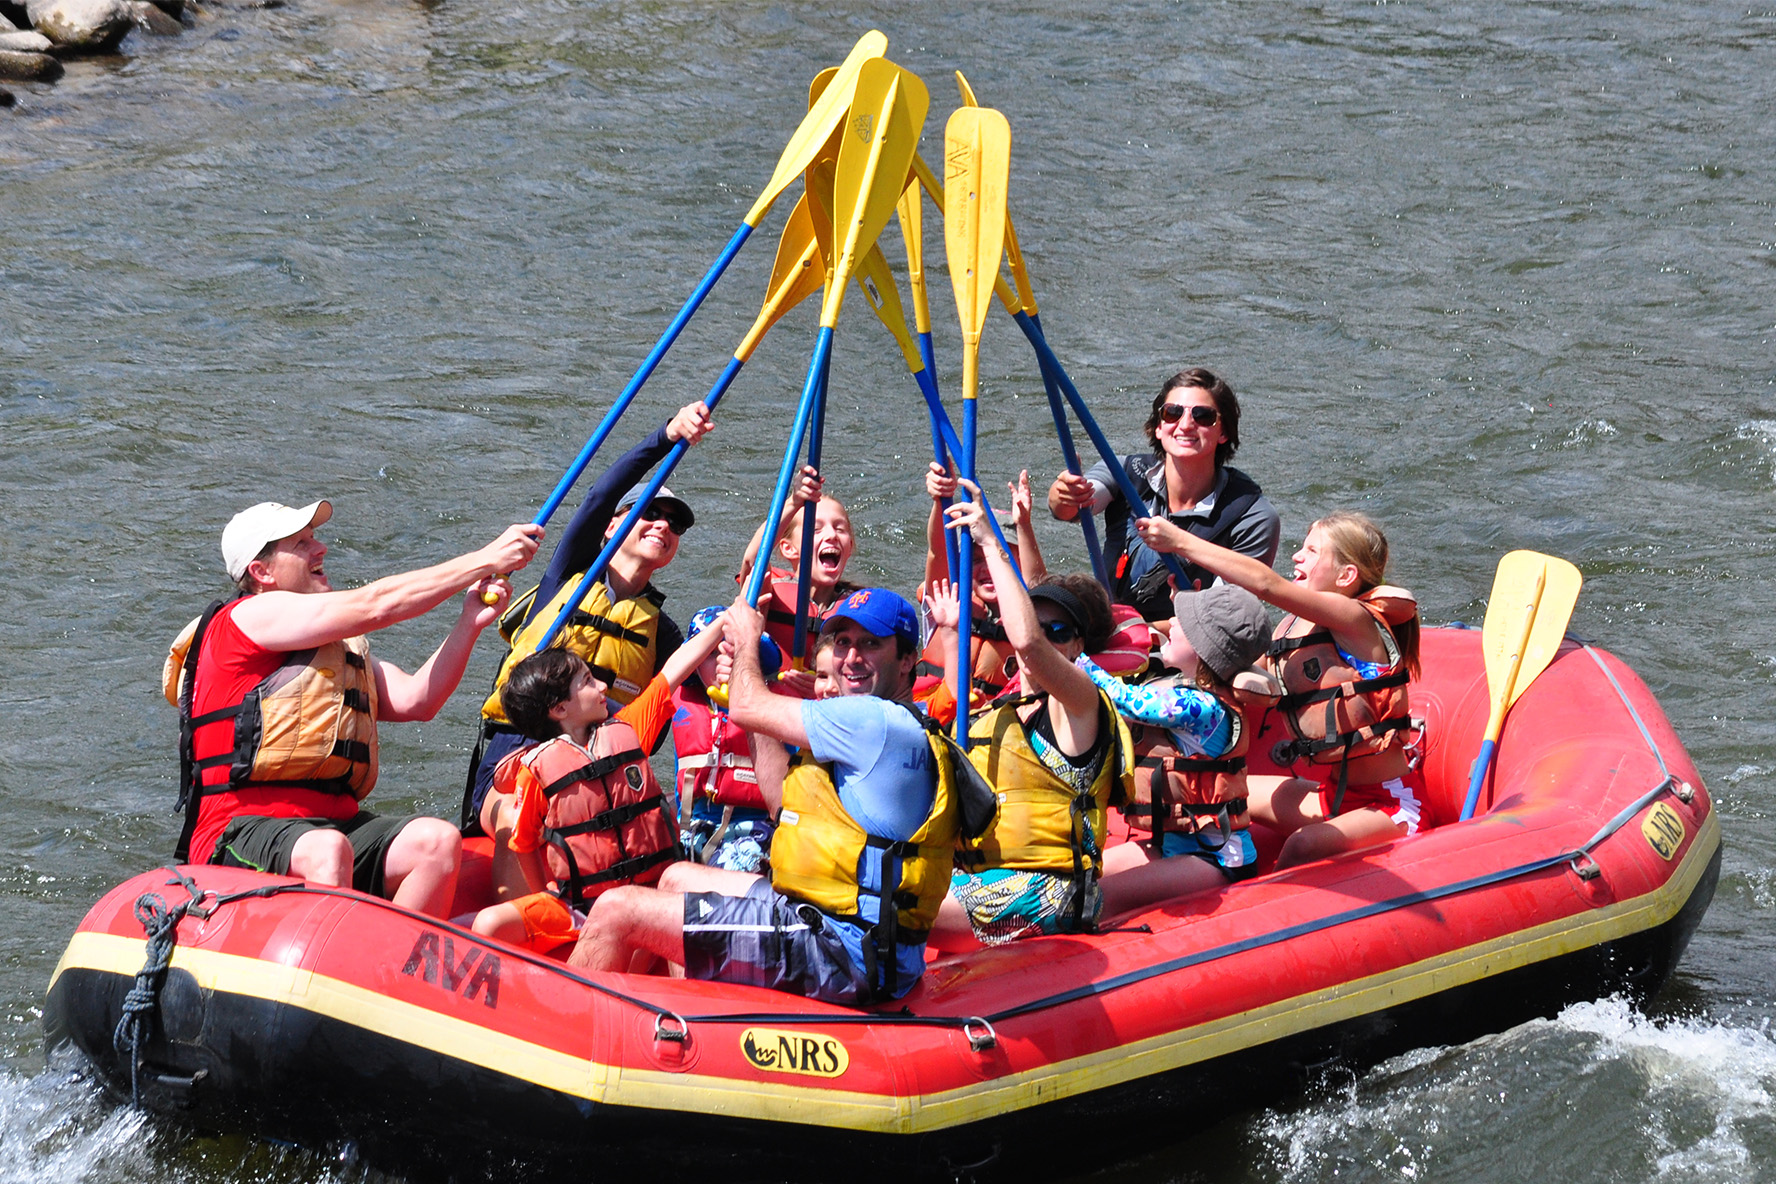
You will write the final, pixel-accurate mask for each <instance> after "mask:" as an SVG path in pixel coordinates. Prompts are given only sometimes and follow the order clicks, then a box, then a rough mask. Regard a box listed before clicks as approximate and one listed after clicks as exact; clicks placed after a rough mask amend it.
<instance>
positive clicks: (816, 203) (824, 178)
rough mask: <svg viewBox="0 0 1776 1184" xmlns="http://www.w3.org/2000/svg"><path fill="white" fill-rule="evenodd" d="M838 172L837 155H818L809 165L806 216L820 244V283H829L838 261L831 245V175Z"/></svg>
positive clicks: (832, 176) (815, 238)
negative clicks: (810, 221) (811, 223)
mask: <svg viewBox="0 0 1776 1184" xmlns="http://www.w3.org/2000/svg"><path fill="white" fill-rule="evenodd" d="M838 171H839V160H838V157H837V156H836V155H834V156H826V155H824V154H823V155H820V156H817V157H815V158H814V163H813V164H811V165H809V166H808V174H807V177H808V179H807V193H806V194H805V196H806V197H807V199H808V215H809V218H810V219H811V220H812V222H813V224H814V240H815V241H816V242H817V243H819V244H820V262H821V282H822V283H826V284H831V283H832V272H833V265H834V264H835V263H837V262H838V259H837V258H836V257H835V250H834V247H833V224H832V201H833V178H834V176H835V174H837V173H838Z"/></svg>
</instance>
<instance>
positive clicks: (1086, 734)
mask: <svg viewBox="0 0 1776 1184" xmlns="http://www.w3.org/2000/svg"><path fill="white" fill-rule="evenodd" d="M962 485H963V487H964V488H966V489H969V492H970V493H974V494H977V495H978V493H979V490H978V489H973V488H970V487H971V486H972V485H973V482H971V481H968V480H967V479H964V480H963V482H962ZM950 521H951V522H953V523H955V524H957V525H959V526H965V527H967V529H968V533H969V534H970V535H971V536H972V537H973V539H974V541H975V542H977V543H979V544H980V546H981V549H982V550H983V551H985V552H986V555H987V570H989V571H990V572H992V574H993V585H994V587H996V588H997V589H998V590H999V622H1000V624H1001V625H1003V626H1004V627H1005V639H1006V641H1008V642H1010V643H1011V648H1012V649H1014V650H1016V651H1017V656H1018V660H1019V662H1021V663H1022V664H1023V668H1024V673H1025V674H1026V675H1027V676H1028V677H1029V679H1030V682H1031V683H1032V684H1034V685H1033V687H1032V689H1034V690H1039V691H1047V692H1048V693H1049V696H1050V697H1051V698H1052V699H1053V700H1054V701H1055V702H1056V703H1058V704H1060V706H1061V707H1063V708H1064V709H1065V714H1066V716H1067V718H1066V719H1065V720H1063V719H1061V718H1059V717H1054V723H1055V739H1056V740H1058V741H1060V743H1061V747H1062V750H1063V751H1066V750H1069V749H1071V750H1072V752H1074V753H1075V754H1077V753H1080V752H1084V751H1086V750H1087V749H1089V748H1090V747H1091V746H1092V744H1093V743H1094V742H1095V741H1096V740H1097V727H1098V703H1099V699H1098V689H1097V687H1096V686H1094V685H1092V680H1091V677H1090V676H1089V675H1087V674H1086V673H1085V671H1083V670H1081V669H1079V667H1077V666H1075V665H1073V663H1072V662H1071V661H1069V660H1068V658H1067V656H1066V655H1065V654H1063V653H1061V651H1060V650H1058V649H1056V648H1055V647H1054V644H1053V643H1052V642H1050V641H1049V640H1048V638H1047V636H1046V635H1045V634H1044V633H1043V631H1042V621H1041V618H1039V617H1038V616H1037V615H1036V606H1035V604H1034V603H1032V602H1031V600H1030V594H1029V593H1028V592H1026V591H1025V590H1024V586H1023V585H1022V584H1020V583H1019V582H1018V578H1017V573H1015V572H1014V571H1012V569H1011V558H1010V557H1009V556H1008V555H1006V554H1005V552H1004V551H1003V550H1001V549H1000V547H999V540H998V539H996V538H994V537H993V531H992V528H991V527H989V526H988V525H987V522H986V515H985V513H984V512H983V511H982V509H981V505H980V502H979V500H978V498H977V500H975V501H973V502H967V503H962V502H959V503H957V504H956V505H954V506H951V507H950ZM1069 732H1070V733H1071V735H1070V737H1069V736H1068V735H1066V734H1064V733H1069ZM1069 740H1070V741H1071V742H1069Z"/></svg>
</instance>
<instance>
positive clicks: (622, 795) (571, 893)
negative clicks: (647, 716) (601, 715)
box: [496, 719, 679, 909]
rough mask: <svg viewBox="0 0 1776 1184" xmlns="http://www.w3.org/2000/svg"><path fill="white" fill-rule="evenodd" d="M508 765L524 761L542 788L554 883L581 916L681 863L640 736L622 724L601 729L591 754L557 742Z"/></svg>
mask: <svg viewBox="0 0 1776 1184" xmlns="http://www.w3.org/2000/svg"><path fill="white" fill-rule="evenodd" d="M506 760H507V761H522V762H523V763H524V766H525V767H526V768H527V769H529V770H530V772H531V773H532V775H534V776H535V777H536V779H537V780H538V781H540V782H541V783H542V786H543V796H544V797H546V798H548V800H549V812H548V813H547V814H546V815H544V817H543V840H544V843H545V846H544V852H545V856H546V859H547V861H548V865H549V875H550V877H551V878H552V879H553V880H554V881H555V883H556V884H557V885H558V891H559V893H560V895H561V897H562V899H564V900H566V901H567V903H568V904H569V905H572V906H573V907H574V908H578V909H585V908H587V907H589V906H590V905H591V903H592V902H593V901H594V900H596V899H597V898H598V897H599V896H601V895H603V894H604V893H605V892H606V891H608V890H609V889H611V888H615V887H616V886H617V885H619V884H652V883H653V882H655V881H656V880H658V879H659V878H660V873H661V871H663V870H664V869H665V865H666V864H667V863H670V862H671V861H672V860H674V859H677V858H679V848H678V827H677V825H676V823H675V821H674V820H673V818H672V817H671V813H670V807H669V806H668V805H667V802H666V798H665V795H664V794H662V793H661V792H660V784H659V782H657V781H656V780H654V771H653V770H652V769H651V768H649V767H648V760H647V753H645V752H643V751H642V750H641V741H640V740H639V738H638V737H637V736H636V735H635V729H633V728H631V727H630V726H629V725H628V724H626V723H624V722H623V721H621V720H617V719H613V720H608V721H606V722H605V723H602V724H600V725H599V726H598V727H597V728H596V729H595V730H594V731H593V733H592V745H591V749H590V750H587V749H585V748H581V747H580V746H579V745H578V744H575V743H574V742H573V741H572V740H569V739H568V738H567V737H566V736H557V737H556V738H555V739H553V740H545V741H543V742H542V743H541V744H535V745H532V746H530V747H528V748H521V749H519V750H518V751H517V752H514V753H512V754H511V755H509V756H507V757H506ZM501 763H502V764H504V763H505V762H504V761H502V762H501ZM496 776H497V774H496Z"/></svg>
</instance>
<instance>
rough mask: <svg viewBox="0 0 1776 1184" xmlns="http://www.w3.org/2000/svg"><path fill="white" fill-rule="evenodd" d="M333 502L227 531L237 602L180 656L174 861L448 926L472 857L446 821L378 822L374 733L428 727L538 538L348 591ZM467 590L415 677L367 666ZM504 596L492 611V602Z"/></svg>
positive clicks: (528, 530)
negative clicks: (333, 889) (326, 538)
mask: <svg viewBox="0 0 1776 1184" xmlns="http://www.w3.org/2000/svg"><path fill="white" fill-rule="evenodd" d="M332 516H333V507H332V504H331V503H329V502H325V501H317V502H311V503H310V504H309V505H306V506H302V507H299V508H293V507H290V506H285V505H281V504H279V503H277V502H261V503H259V504H258V505H256V506H252V507H249V508H248V509H245V510H242V511H241V512H240V513H239V514H236V515H235V516H234V518H233V519H232V520H231V521H230V522H229V523H228V526H227V528H226V529H224V530H223V532H222V561H223V565H224V566H225V567H226V568H227V570H228V576H229V578H230V579H232V580H233V581H234V582H235V585H236V587H237V588H239V590H240V596H239V597H238V598H236V599H234V600H231V601H228V602H226V603H223V602H218V603H216V604H213V605H211V606H210V608H209V609H208V610H206V611H205V612H204V614H203V615H202V616H200V617H198V618H197V619H196V620H194V621H193V622H191V624H190V625H188V626H186V628H185V630H184V632H182V633H181V634H180V635H179V638H178V640H177V641H175V642H174V643H173V647H172V652H171V654H170V655H169V656H168V658H167V664H166V670H165V690H166V695H167V698H168V699H169V700H172V701H173V702H174V703H176V704H177V705H178V707H179V757H180V782H179V790H180V806H181V807H183V808H184V810H185V827H184V830H183V831H182V832H181V834H180V836H179V844H178V848H177V852H176V854H177V856H178V858H179V859H181V860H190V861H194V862H199V863H205V862H207V863H219V864H225V865H231V866H235V867H251V868H254V869H255V870H258V871H266V872H272V873H274V874H278V875H292V876H300V877H301V878H303V879H305V880H312V881H314V882H316V883H321V884H332V885H336V886H342V887H343V886H346V885H350V886H353V887H356V888H358V889H360V890H361V891H365V892H371V893H374V894H376V895H380V896H387V897H390V898H391V899H393V900H394V901H395V902H396V903H397V904H403V905H406V906H408V907H409V908H413V909H416V910H419V911H421V912H426V913H431V914H433V915H436V916H442V915H444V914H445V913H446V912H447V911H448V909H449V908H450V904H451V900H452V897H453V896H454V895H455V890H456V873H457V864H458V861H459V858H460V855H461V851H462V841H461V838H460V836H459V835H458V833H457V829H456V827H455V826H454V825H452V824H451V823H449V822H446V821H444V820H443V819H441V818H426V817H420V816H409V817H404V818H384V817H378V816H377V815H375V814H372V813H370V812H369V811H367V810H361V809H359V807H358V803H359V802H360V801H362V800H363V798H364V797H366V796H367V795H368V794H369V793H370V790H371V789H372V788H373V787H374V786H375V784H376V772H377V745H376V724H377V721H378V720H389V721H400V720H428V719H431V718H432V717H433V716H434V715H436V714H437V713H438V709H439V708H441V707H442V706H443V705H444V702H445V700H447V699H448V698H449V697H450V693H451V692H452V691H454V690H455V689H456V685H457V683H458V682H459V681H460V680H461V679H462V674H463V669H464V667H465V666H466V665H467V664H468V660H469V653H470V651H471V650H472V649H473V648H474V644H475V639H476V638H477V637H478V636H480V633H481V631H482V630H483V629H485V628H486V627H487V626H488V625H490V624H492V623H493V622H494V621H496V620H498V619H499V615H500V613H501V612H502V611H503V610H504V608H505V604H506V601H507V599H508V598H509V597H510V595H511V587H510V585H508V584H507V583H506V581H505V580H504V579H503V578H502V577H501V576H500V574H499V573H502V572H512V571H517V570H518V569H519V568H522V567H523V566H524V565H525V564H527V563H529V562H530V560H531V557H532V556H534V555H535V554H536V550H537V545H538V543H539V542H540V541H541V540H542V535H543V530H542V527H540V526H534V525H531V524H528V523H526V524H522V525H515V526H511V527H508V528H507V529H506V530H505V531H504V532H503V533H502V534H501V535H500V536H499V537H498V538H497V539H495V540H494V541H493V542H491V543H489V544H487V545H486V546H485V547H482V548H480V549H478V550H475V551H471V552H469V553H468V554H466V555H462V556H459V557H457V558H455V559H451V560H448V561H446V562H444V563H440V564H437V565H435V566H433V567H427V568H422V569H420V570H418V571H410V572H403V573H402V574H400V575H393V576H387V577H384V578H383V579H380V580H377V581H375V582H374V583H370V584H366V585H365V586H364V587H362V588H354V589H351V590H349V591H344V592H335V591H334V590H333V584H332V581H331V580H330V579H328V577H327V573H326V570H325V568H324V567H323V566H322V561H323V560H324V559H325V558H326V555H327V547H326V544H324V543H322V542H321V541H320V540H319V539H318V538H316V537H315V528H316V527H317V526H320V525H322V524H324V523H325V522H326V521H327V520H328V519H329V518H331V517H332ZM465 589H467V591H468V595H467V596H466V597H465V598H464V601H463V606H462V612H461V613H460V614H459V616H458V617H457V621H456V625H455V627H454V628H452V629H451V631H450V635H449V636H448V637H446V638H445V639H444V643H443V644H442V645H440V646H439V647H438V649H437V650H436V651H435V652H434V653H433V654H432V656H431V657H430V658H428V659H427V660H426V662H425V664H424V665H423V666H421V667H420V668H419V669H418V670H417V671H415V672H414V673H412V674H409V673H407V672H406V671H404V670H402V669H400V668H399V667H397V666H394V665H391V664H390V663H388V662H384V661H382V660H380V659H377V658H373V657H371V656H370V646H369V642H368V641H367V640H366V639H365V637H364V634H366V633H371V632H374V631H375V630H378V629H383V628H386V627H388V626H389V625H393V624H395V623H396V622H398V621H405V620H409V619H411V618H413V617H417V616H419V615H421V614H422V613H426V612H429V611H430V610H431V609H433V608H435V607H437V606H438V605H439V604H441V603H443V602H444V601H445V600H447V599H449V598H450V597H451V596H454V595H456V594H457V593H459V592H462V591H464V590H465ZM484 591H491V592H492V593H493V595H492V596H491V597H490V598H489V599H491V600H492V601H493V603H491V604H485V603H483V602H482V593H483V592H484Z"/></svg>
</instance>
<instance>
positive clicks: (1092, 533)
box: [956, 70, 1111, 592]
mask: <svg viewBox="0 0 1776 1184" xmlns="http://www.w3.org/2000/svg"><path fill="white" fill-rule="evenodd" d="M956 89H957V90H958V91H960V92H961V95H962V105H963V106H964V107H978V106H980V104H979V103H978V102H976V101H975V97H974V88H973V87H971V86H969V85H968V79H967V78H965V77H964V76H963V74H962V71H960V70H958V71H956ZM1005 255H1006V258H1007V259H1008V260H1009V261H1010V263H1011V278H1012V282H1013V283H1015V284H1016V285H1017V296H1018V299H1017V304H1016V305H1015V306H1014V305H1013V304H1012V303H1011V301H1010V300H1009V299H1008V298H1007V293H1006V291H1005V288H1004V285H1000V288H999V298H1000V300H1002V301H1004V302H1005V311H1006V312H1009V313H1010V314H1011V315H1012V319H1014V320H1016V321H1018V325H1019V327H1020V328H1023V329H1024V331H1025V333H1026V335H1027V334H1028V333H1029V332H1030V328H1029V327H1026V326H1025V325H1024V321H1025V320H1028V321H1029V322H1030V325H1031V326H1033V327H1034V329H1035V331H1036V332H1037V333H1040V332H1041V331H1042V319H1041V316H1040V315H1039V314H1038V312H1037V310H1036V294H1035V292H1034V291H1032V290H1031V288H1030V273H1029V272H1028V271H1027V270H1026V269H1025V268H1024V253H1023V251H1021V250H1020V249H1019V248H1018V237H1017V227H1016V225H1015V224H1014V223H1013V222H1012V220H1011V214H1010V212H1009V211H1008V212H1007V213H1006V215H1005ZM1036 367H1037V369H1038V370H1040V371H1041V372H1042V387H1043V390H1044V391H1046V392H1047V394H1048V413H1049V416H1050V417H1051V418H1052V419H1053V420H1054V425H1055V437H1056V438H1057V439H1058V440H1059V441H1060V444H1061V459H1062V460H1063V461H1064V462H1065V463H1066V466H1067V471H1068V472H1069V473H1072V474H1073V475H1074V476H1078V475H1079V474H1080V473H1082V472H1084V471H1085V470H1084V469H1082V468H1081V467H1080V464H1079V450H1078V449H1077V448H1076V447H1075V446H1074V444H1073V429H1072V428H1071V427H1069V426H1067V413H1066V411H1065V410H1063V409H1062V407H1061V392H1060V384H1059V382H1058V380H1057V379H1056V378H1055V375H1054V372H1053V371H1052V370H1051V369H1050V368H1049V367H1048V366H1047V365H1045V364H1044V363H1043V361H1042V354H1041V351H1037V354H1036ZM1079 529H1080V532H1081V533H1082V534H1084V535H1085V550H1086V553H1087V554H1088V555H1089V556H1090V557H1091V566H1092V574H1093V575H1095V576H1096V577H1097V579H1098V583H1100V584H1102V585H1103V586H1104V591H1105V592H1109V591H1110V588H1111V585H1110V569H1109V567H1108V566H1107V565H1106V564H1105V563H1104V546H1103V544H1102V543H1101V542H1099V540H1098V523H1097V519H1096V517H1095V516H1094V515H1093V514H1092V511H1091V507H1090V506H1086V507H1083V508H1081V509H1080V511H1079Z"/></svg>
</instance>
